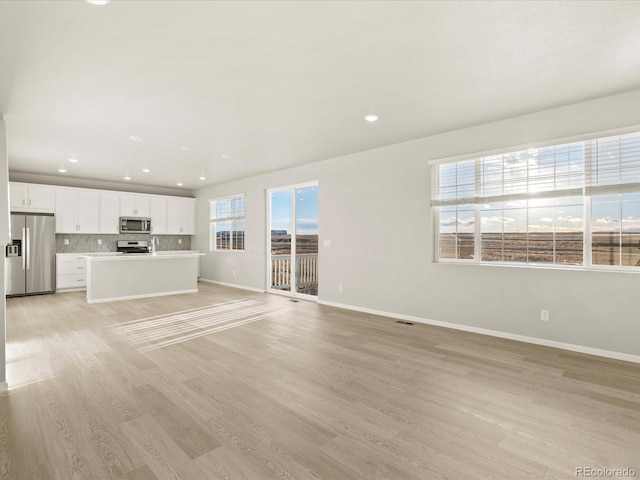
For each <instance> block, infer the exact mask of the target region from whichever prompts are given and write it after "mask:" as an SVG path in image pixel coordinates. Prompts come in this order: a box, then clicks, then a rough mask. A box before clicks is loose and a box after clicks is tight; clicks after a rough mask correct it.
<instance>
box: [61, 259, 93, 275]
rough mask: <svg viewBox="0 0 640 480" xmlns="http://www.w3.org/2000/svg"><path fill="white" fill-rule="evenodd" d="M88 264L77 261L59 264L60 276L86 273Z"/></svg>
mask: <svg viewBox="0 0 640 480" xmlns="http://www.w3.org/2000/svg"><path fill="white" fill-rule="evenodd" d="M86 271H87V262H86V261H84V260H82V261H75V262H58V274H60V275H70V274H74V273H86Z"/></svg>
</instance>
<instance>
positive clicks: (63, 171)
mask: <svg viewBox="0 0 640 480" xmlns="http://www.w3.org/2000/svg"><path fill="white" fill-rule="evenodd" d="M58 171H59V172H60V173H67V169H66V168H64V167H60V168H59V169H58Z"/></svg>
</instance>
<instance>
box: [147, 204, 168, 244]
mask: <svg viewBox="0 0 640 480" xmlns="http://www.w3.org/2000/svg"><path fill="white" fill-rule="evenodd" d="M166 233H167V197H162V196H159V195H153V196H152V197H151V234H152V235H165V234H166Z"/></svg>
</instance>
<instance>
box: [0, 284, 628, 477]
mask: <svg viewBox="0 0 640 480" xmlns="http://www.w3.org/2000/svg"><path fill="white" fill-rule="evenodd" d="M185 311H189V312H185ZM177 312H185V313H183V316H182V317H178V316H175V315H174V316H168V315H167V314H175V313H177ZM7 317H8V318H7V337H8V355H7V356H8V359H7V360H8V380H9V383H10V386H11V390H10V391H9V392H8V393H5V394H3V395H2V396H0V478H2V479H5V478H7V479H35V480H46V479H64V480H66V479H90V478H93V479H140V480H152V479H157V480H163V479H231V480H242V479H247V480H256V479H257V480H260V479H327V480H351V479H354V480H355V479H363V480H365V479H366V480H370V479H394V480H395V479H416V480H418V479H419V480H425V479H444V478H447V479H460V480H462V479H465V480H469V479H476V478H482V479H484V478H496V479H509V480H511V479H513V480H516V479H518V480H519V479H527V478H531V479H536V478H539V479H575V478H576V468H577V467H608V468H617V467H619V468H624V467H630V468H634V469H636V471H637V475H638V476H640V366H639V365H635V364H629V363H624V362H619V361H613V360H606V359H602V358H597V357H590V356H588V355H582V354H575V353H569V352H565V351H561V350H555V349H551V348H545V347H539V346H533V345H527V344H523V343H517V342H512V341H507V340H501V339H495V338H490V337H484V336H479V335H475V334H469V333H462V332H456V331H451V330H446V329H442V328H436V327H431V326H426V325H403V324H399V323H396V321H394V320H393V319H389V318H384V317H376V316H372V315H366V314H360V313H354V312H349V311H344V310H338V309H335V308H330V307H325V306H319V305H317V304H315V303H311V302H304V301H300V302H291V301H289V299H287V298H284V297H279V296H274V295H263V294H256V293H251V292H246V291H242V290H234V289H230V288H225V287H220V286H215V285H209V284H201V285H200V292H199V293H197V294H189V295H179V296H173V297H164V298H157V299H145V300H134V301H126V302H115V303H108V304H97V305H88V304H87V303H86V302H85V301H84V293H83V292H74V293H66V294H58V295H47V296H38V297H28V298H14V299H9V300H8V302H7ZM127 322H128V323H127ZM233 325H236V326H233ZM231 327H232V328H231ZM205 333H206V335H205Z"/></svg>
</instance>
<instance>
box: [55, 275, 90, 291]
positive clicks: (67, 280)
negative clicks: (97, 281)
mask: <svg viewBox="0 0 640 480" xmlns="http://www.w3.org/2000/svg"><path fill="white" fill-rule="evenodd" d="M57 280H58V281H57V285H56V288H58V289H60V288H80V287H86V286H87V276H86V275H85V274H84V273H78V274H74V275H58V278H57Z"/></svg>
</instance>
